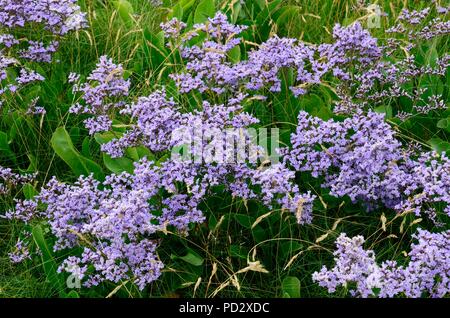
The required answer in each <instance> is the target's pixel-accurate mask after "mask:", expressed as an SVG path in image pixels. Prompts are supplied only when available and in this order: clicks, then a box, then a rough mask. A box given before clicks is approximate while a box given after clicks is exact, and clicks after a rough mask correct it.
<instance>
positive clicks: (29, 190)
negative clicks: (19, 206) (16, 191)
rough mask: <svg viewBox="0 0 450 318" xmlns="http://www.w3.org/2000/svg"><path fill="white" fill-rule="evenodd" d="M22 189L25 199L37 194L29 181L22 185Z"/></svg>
mask: <svg viewBox="0 0 450 318" xmlns="http://www.w3.org/2000/svg"><path fill="white" fill-rule="evenodd" d="M22 191H23V195H24V196H25V199H27V200H31V199H33V198H34V197H35V196H36V195H37V194H38V192H37V191H36V189H35V188H34V187H33V186H32V185H31V184H29V183H27V184H25V185H24V186H23V188H22Z"/></svg>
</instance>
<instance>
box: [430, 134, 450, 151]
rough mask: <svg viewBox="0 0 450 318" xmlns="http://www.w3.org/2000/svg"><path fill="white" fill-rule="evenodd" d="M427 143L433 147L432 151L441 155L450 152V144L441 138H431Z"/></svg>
mask: <svg viewBox="0 0 450 318" xmlns="http://www.w3.org/2000/svg"><path fill="white" fill-rule="evenodd" d="M428 143H429V144H430V145H431V147H433V150H434V151H436V152H438V153H442V152H447V151H449V150H450V143H449V142H448V141H444V140H442V139H441V138H437V137H436V138H431V139H430V140H428Z"/></svg>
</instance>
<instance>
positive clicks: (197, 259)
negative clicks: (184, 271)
mask: <svg viewBox="0 0 450 318" xmlns="http://www.w3.org/2000/svg"><path fill="white" fill-rule="evenodd" d="M178 258H179V259H182V260H183V261H185V262H186V263H189V264H191V265H194V266H201V265H202V264H203V262H204V259H203V257H201V256H200V255H198V254H197V253H196V252H195V251H193V250H192V249H188V253H187V254H186V255H184V256H179V257H178Z"/></svg>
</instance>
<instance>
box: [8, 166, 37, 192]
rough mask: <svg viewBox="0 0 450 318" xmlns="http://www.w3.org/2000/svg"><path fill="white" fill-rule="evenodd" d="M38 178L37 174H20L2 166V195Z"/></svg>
mask: <svg viewBox="0 0 450 318" xmlns="http://www.w3.org/2000/svg"><path fill="white" fill-rule="evenodd" d="M35 178H36V174H35V173H34V174H18V173H15V172H13V171H12V169H11V168H5V167H2V166H0V181H1V183H0V194H2V195H3V194H6V193H8V192H9V191H10V190H11V188H14V187H18V186H21V185H24V184H26V183H30V182H32V181H33V180H34V179H35Z"/></svg>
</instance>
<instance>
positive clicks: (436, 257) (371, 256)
mask: <svg viewBox="0 0 450 318" xmlns="http://www.w3.org/2000/svg"><path fill="white" fill-rule="evenodd" d="M413 238H414V239H415V240H417V243H416V244H412V245H411V251H410V252H409V253H408V257H409V263H408V264H407V265H405V266H400V265H398V264H397V262H396V261H385V262H383V263H381V264H380V265H379V264H378V263H377V262H376V260H375V253H374V251H372V250H365V249H364V248H363V244H364V242H365V240H364V238H363V237H362V236H356V237H353V238H349V237H347V235H346V234H345V233H342V234H341V235H340V236H339V237H338V238H337V240H336V247H337V250H336V251H335V252H334V253H333V255H334V261H335V266H334V267H333V268H332V269H327V268H326V267H325V266H324V267H323V268H322V269H321V270H320V271H319V272H315V273H314V274H313V276H312V277H313V280H314V281H316V282H318V283H319V285H320V286H322V287H325V288H327V289H328V292H329V293H334V292H335V291H336V290H337V288H338V287H347V286H348V284H349V283H353V284H356V288H355V289H351V290H350V293H351V295H352V296H356V297H383V298H384V297H394V296H402V295H403V296H406V297H413V298H418V297H422V296H425V295H428V296H431V297H444V296H445V295H447V294H448V293H449V292H450V275H449V273H450V267H449V266H450V263H449V259H450V250H449V243H450V232H449V231H445V232H441V233H430V232H428V231H426V230H422V229H418V231H417V233H416V234H414V235H413Z"/></svg>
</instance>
